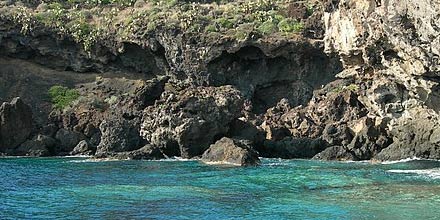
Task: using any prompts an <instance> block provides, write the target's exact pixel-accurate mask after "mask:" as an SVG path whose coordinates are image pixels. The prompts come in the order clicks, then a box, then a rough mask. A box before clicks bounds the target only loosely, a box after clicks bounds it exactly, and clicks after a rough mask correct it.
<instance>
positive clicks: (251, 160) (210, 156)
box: [202, 138, 260, 166]
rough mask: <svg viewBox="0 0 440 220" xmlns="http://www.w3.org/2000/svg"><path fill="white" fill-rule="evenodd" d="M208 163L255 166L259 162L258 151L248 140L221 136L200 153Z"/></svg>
mask: <svg viewBox="0 0 440 220" xmlns="http://www.w3.org/2000/svg"><path fill="white" fill-rule="evenodd" d="M202 161H203V162H205V163H208V164H229V165H231V164H232V165H236V166H256V165H258V164H259V163H260V159H258V152H257V151H255V150H254V149H253V147H252V144H251V142H250V141H247V140H238V139H231V138H222V139H220V140H218V141H217V142H215V144H212V145H211V146H210V147H209V148H208V150H206V151H205V152H204V153H203V155H202Z"/></svg>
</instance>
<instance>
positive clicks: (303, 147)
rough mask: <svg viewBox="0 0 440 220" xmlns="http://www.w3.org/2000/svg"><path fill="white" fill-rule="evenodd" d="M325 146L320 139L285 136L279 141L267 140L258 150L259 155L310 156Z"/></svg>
mask: <svg viewBox="0 0 440 220" xmlns="http://www.w3.org/2000/svg"><path fill="white" fill-rule="evenodd" d="M327 146H328V143H327V142H325V141H323V140H322V139H309V138H293V137H286V138H284V139H283V140H280V141H272V140H267V141H265V142H264V146H263V147H262V148H260V149H258V150H259V152H260V154H261V156H263V157H269V158H283V159H293V158H312V157H313V156H314V155H316V154H317V153H319V152H321V151H322V150H324V149H325V148H327Z"/></svg>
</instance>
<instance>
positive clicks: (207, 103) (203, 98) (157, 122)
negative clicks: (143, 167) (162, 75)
mask: <svg viewBox="0 0 440 220" xmlns="http://www.w3.org/2000/svg"><path fill="white" fill-rule="evenodd" d="M243 101H244V100H243V97H242V95H241V93H240V92H239V91H238V90H237V89H235V88H233V87H232V86H222V87H197V88H188V89H185V90H182V91H166V92H164V93H163V94H162V97H161V99H160V100H159V101H157V102H156V104H155V105H154V106H149V107H147V108H146V109H145V111H144V116H143V119H142V121H143V122H142V126H141V127H142V128H141V134H142V136H143V137H144V138H145V139H146V140H148V141H149V142H150V143H151V144H153V145H156V146H160V147H161V148H162V149H163V152H165V153H166V154H167V155H168V156H181V157H184V158H191V157H195V156H199V155H201V154H202V153H203V152H204V151H205V150H206V149H207V148H208V147H209V145H210V144H212V143H213V142H215V141H216V139H217V138H219V137H221V136H223V135H225V134H226V133H227V132H228V130H229V123H231V122H232V121H233V120H235V119H237V118H239V117H241V116H242V109H243Z"/></svg>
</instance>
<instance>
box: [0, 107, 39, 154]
mask: <svg viewBox="0 0 440 220" xmlns="http://www.w3.org/2000/svg"><path fill="white" fill-rule="evenodd" d="M32 129H33V125H32V110H31V108H30V107H29V106H28V105H26V104H25V103H24V102H23V101H22V100H21V99H20V98H14V99H13V100H12V101H11V102H4V103H3V104H2V105H1V106H0V151H2V152H10V151H13V150H14V149H15V148H16V147H17V146H18V145H20V144H21V143H23V142H25V141H26V139H27V138H28V137H29V136H30V135H31V132H32Z"/></svg>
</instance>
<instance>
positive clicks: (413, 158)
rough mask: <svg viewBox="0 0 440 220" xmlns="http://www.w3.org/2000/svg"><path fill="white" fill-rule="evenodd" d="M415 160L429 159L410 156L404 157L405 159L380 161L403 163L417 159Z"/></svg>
mask: <svg viewBox="0 0 440 220" xmlns="http://www.w3.org/2000/svg"><path fill="white" fill-rule="evenodd" d="M417 160H429V159H422V158H418V157H411V158H406V159H402V160H390V161H383V162H381V164H396V163H405V162H410V161H417Z"/></svg>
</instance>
